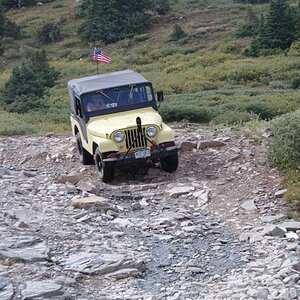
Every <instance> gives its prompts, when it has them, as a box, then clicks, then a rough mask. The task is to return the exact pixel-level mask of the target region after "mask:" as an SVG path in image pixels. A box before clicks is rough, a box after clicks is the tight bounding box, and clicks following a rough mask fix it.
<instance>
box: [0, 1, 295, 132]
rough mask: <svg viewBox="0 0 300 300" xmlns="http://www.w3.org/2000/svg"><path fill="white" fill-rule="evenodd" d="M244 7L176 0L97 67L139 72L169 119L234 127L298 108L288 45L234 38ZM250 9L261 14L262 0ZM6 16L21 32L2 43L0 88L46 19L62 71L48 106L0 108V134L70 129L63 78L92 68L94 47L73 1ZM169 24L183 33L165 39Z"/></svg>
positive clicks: (56, 62) (57, 65)
mask: <svg viewBox="0 0 300 300" xmlns="http://www.w3.org/2000/svg"><path fill="white" fill-rule="evenodd" d="M246 10H247V6H246V5H242V4H236V3H233V2H232V1H229V0H227V1H225V0H223V1H222V0H212V1H206V0H202V1H195V0H178V1H174V3H173V5H172V11H171V12H170V14H168V15H166V16H152V17H151V21H150V24H149V27H148V30H147V32H146V33H145V34H142V35H138V36H135V37H134V38H133V39H130V40H129V39H128V40H124V41H121V42H119V43H117V44H112V45H109V46H105V47H103V49H104V50H105V51H106V52H107V53H108V54H109V55H110V56H111V57H112V58H113V63H112V64H110V65H101V66H100V72H107V71H115V70H120V69H126V68H131V69H133V70H136V71H138V72H141V73H142V74H143V75H144V76H145V77H146V78H148V79H149V80H151V81H152V82H153V84H154V87H155V89H156V90H161V89H162V90H164V91H165V93H166V101H165V103H163V105H162V107H161V113H162V114H163V116H164V117H165V118H166V119H167V120H170V121H174V120H180V119H188V120H190V121H193V122H213V123H229V124H232V123H236V122H243V121H248V120H251V119H258V118H264V119H268V118H272V117H274V116H276V115H280V114H283V113H286V112H289V111H292V110H295V109H297V108H298V105H299V103H300V96H299V93H298V92H297V90H294V89H292V82H293V80H296V79H297V78H299V77H300V62H299V57H298V56H299V55H300V52H299V51H298V49H297V47H296V45H294V46H293V48H292V49H291V50H290V51H289V53H288V54H287V55H285V54H284V53H280V54H277V55H273V56H268V57H262V58H257V59H256V58H253V59H249V58H245V57H243V56H242V51H243V49H244V48H245V47H247V45H249V42H250V41H249V39H237V38H235V36H234V32H235V30H236V28H237V26H238V25H239V24H240V23H241V22H243V20H244V18H245V16H246ZM255 10H256V12H257V14H260V13H261V12H264V11H266V10H267V5H257V6H255ZM7 16H8V17H9V18H10V19H12V20H14V21H15V22H16V23H17V24H19V25H20V26H21V28H22V32H23V36H22V39H21V40H18V41H10V43H9V44H7V45H6V48H7V49H6V52H5V54H4V56H3V57H2V58H1V60H0V61H1V68H2V70H1V73H0V88H2V87H3V85H4V83H5V81H6V80H7V79H8V77H9V75H10V71H11V68H12V67H13V66H14V65H18V64H19V63H20V61H21V59H22V57H23V56H24V55H25V54H26V52H27V51H28V50H29V49H32V48H39V47H40V45H39V44H38V42H37V38H36V36H37V31H38V29H39V28H41V26H42V25H43V24H44V23H45V22H48V21H55V22H60V23H61V24H62V32H63V34H64V35H65V39H64V40H63V41H61V42H58V43H53V44H48V45H46V50H47V53H48V56H49V58H50V60H51V64H52V65H53V66H54V67H55V68H57V69H58V70H59V71H60V72H61V78H60V80H59V82H58V84H57V85H56V86H55V87H54V88H52V89H51V90H50V91H49V94H48V95H47V96H46V97H45V101H47V102H49V103H50V104H51V108H50V110H49V111H48V112H47V113H46V114H45V115H41V114H38V115H36V114H35V115H34V114H28V115H22V116H18V115H13V114H8V113H6V112H3V111H2V112H0V135H7V134H8V135H10V134H24V133H35V132H45V131H58V132H61V131H69V130H70V129H69V117H68V114H69V108H68V93H67V89H66V84H67V81H68V80H69V79H72V78H76V77H81V76H87V75H92V74H95V73H96V65H95V64H94V63H92V62H91V61H90V54H91V52H92V46H93V45H84V44H82V43H81V41H80V39H79V37H78V35H77V28H78V26H79V25H80V24H81V19H80V18H79V17H78V2H77V1H74V0H58V1H53V2H50V3H47V4H44V5H42V6H36V7H31V8H22V9H21V10H14V11H9V12H8V13H7ZM174 24H180V25H181V26H182V28H183V29H184V30H185V32H186V33H187V34H188V35H187V37H185V38H184V39H181V40H179V41H177V42H171V41H170V38H169V36H170V34H171V32H172V28H173V26H174Z"/></svg>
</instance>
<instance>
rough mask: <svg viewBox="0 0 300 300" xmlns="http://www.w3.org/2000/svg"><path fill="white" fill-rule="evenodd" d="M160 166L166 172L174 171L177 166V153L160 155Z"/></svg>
mask: <svg viewBox="0 0 300 300" xmlns="http://www.w3.org/2000/svg"><path fill="white" fill-rule="evenodd" d="M160 167H161V168H162V169H163V170H164V171H166V172H168V173H172V172H174V171H176V170H177V167H178V154H177V153H176V154H172V155H169V156H166V157H162V158H161V159H160Z"/></svg>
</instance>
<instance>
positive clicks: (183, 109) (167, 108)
mask: <svg viewBox="0 0 300 300" xmlns="http://www.w3.org/2000/svg"><path fill="white" fill-rule="evenodd" d="M159 111H160V114H161V115H162V117H163V118H164V119H165V120H166V121H182V120H188V121H190V122H197V123H207V122H209V121H210V120H211V116H210V114H209V112H208V111H207V110H206V109H204V108H200V107H197V106H192V105H190V106H182V105H180V106H174V105H172V106H171V105H170V104H169V105H167V104H164V105H163V106H162V107H161V108H160V110H159Z"/></svg>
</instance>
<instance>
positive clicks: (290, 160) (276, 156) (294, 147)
mask: <svg viewBox="0 0 300 300" xmlns="http://www.w3.org/2000/svg"><path fill="white" fill-rule="evenodd" d="M271 130H272V140H271V142H270V144H269V151H268V157H269V160H270V162H271V163H272V164H274V165H276V166H278V167H279V168H280V169H282V170H284V169H288V168H292V169H297V168H298V167H299V166H300V111H299V110H298V111H296V112H293V113H289V114H286V115H284V116H281V117H280V118H278V119H276V120H274V121H273V122H272V125H271Z"/></svg>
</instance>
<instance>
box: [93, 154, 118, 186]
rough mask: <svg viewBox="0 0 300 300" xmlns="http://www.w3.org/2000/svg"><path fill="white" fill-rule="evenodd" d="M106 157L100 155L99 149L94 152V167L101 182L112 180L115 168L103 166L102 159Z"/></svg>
mask: <svg viewBox="0 0 300 300" xmlns="http://www.w3.org/2000/svg"><path fill="white" fill-rule="evenodd" d="M106 156H107V155H104V154H101V152H100V151H99V148H97V149H96V151H95V165H96V169H97V171H98V174H99V176H100V178H101V180H102V181H103V182H109V181H111V180H112V179H113V178H114V175H115V168H114V167H112V166H108V165H106V164H105V162H104V161H103V159H104V158H105V157H106Z"/></svg>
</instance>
